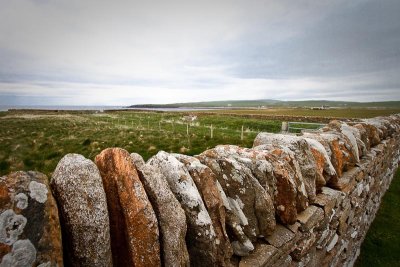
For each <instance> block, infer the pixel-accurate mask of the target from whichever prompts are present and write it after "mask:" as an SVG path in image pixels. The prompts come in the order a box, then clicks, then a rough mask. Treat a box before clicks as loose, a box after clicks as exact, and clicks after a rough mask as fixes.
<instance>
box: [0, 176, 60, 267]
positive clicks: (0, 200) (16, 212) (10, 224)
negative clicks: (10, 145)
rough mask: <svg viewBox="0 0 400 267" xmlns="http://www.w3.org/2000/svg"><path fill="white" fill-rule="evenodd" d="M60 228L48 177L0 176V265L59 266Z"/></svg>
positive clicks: (3, 266)
mask: <svg viewBox="0 0 400 267" xmlns="http://www.w3.org/2000/svg"><path fill="white" fill-rule="evenodd" d="M62 265H63V253H62V245H61V229H60V223H59V219H58V210H57V205H56V202H55V200H54V198H53V196H52V194H51V191H50V188H49V185H48V179H47V176H45V175H44V174H41V173H39V172H32V171H29V172H15V173H12V174H10V175H7V176H3V177H0V266H2V267H5V266H62Z"/></svg>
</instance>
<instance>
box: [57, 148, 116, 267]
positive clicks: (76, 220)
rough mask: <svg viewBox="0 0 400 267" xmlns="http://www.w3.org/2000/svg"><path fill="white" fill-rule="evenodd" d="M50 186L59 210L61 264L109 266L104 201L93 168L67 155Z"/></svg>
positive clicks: (75, 156) (93, 166)
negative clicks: (62, 255) (61, 239)
mask: <svg viewBox="0 0 400 267" xmlns="http://www.w3.org/2000/svg"><path fill="white" fill-rule="evenodd" d="M50 184H51V189H52V191H53V194H54V197H55V199H56V200H57V204H58V208H59V211H60V221H61V226H62V227H61V229H62V233H63V236H62V237H63V246H64V253H65V256H64V260H65V261H66V262H64V265H66V266H88V267H89V266H90V267H91V266H112V256H111V245H110V222H109V217H108V210H107V199H106V194H105V192H104V188H103V183H102V179H101V176H100V173H99V170H98V169H97V167H96V165H95V164H94V163H93V162H92V161H91V160H88V159H86V158H84V157H83V156H81V155H78V154H67V155H66V156H64V157H63V158H62V159H61V161H60V162H59V163H58V165H57V167H56V169H55V171H54V173H53V176H52V178H51V182H50Z"/></svg>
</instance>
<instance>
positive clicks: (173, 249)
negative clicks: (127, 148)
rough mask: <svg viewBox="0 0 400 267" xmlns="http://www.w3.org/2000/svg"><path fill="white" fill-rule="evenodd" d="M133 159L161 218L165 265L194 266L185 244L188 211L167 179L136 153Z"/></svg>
mask: <svg viewBox="0 0 400 267" xmlns="http://www.w3.org/2000/svg"><path fill="white" fill-rule="evenodd" d="M131 157H132V159H133V162H134V164H135V166H136V169H137V170H138V174H139V178H140V180H141V181H142V183H143V186H144V188H145V190H146V193H147V195H148V197H149V200H150V202H151V204H152V206H153V208H154V211H155V213H156V216H157V219H158V225H159V229H160V249H161V256H162V258H161V260H162V263H163V266H190V261H189V254H188V251H187V247H186V242H185V236H186V232H187V226H186V216H185V211H184V210H183V209H182V207H181V205H180V204H179V201H178V200H177V199H176V197H175V196H174V194H173V193H172V191H171V189H170V188H169V185H168V182H167V180H166V178H165V176H164V175H162V174H161V172H160V171H158V170H157V169H156V168H154V167H153V166H151V165H149V164H146V163H145V162H144V161H143V158H142V157H141V156H140V155H139V154H136V153H132V154H131Z"/></svg>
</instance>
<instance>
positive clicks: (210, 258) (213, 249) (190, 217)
mask: <svg viewBox="0 0 400 267" xmlns="http://www.w3.org/2000/svg"><path fill="white" fill-rule="evenodd" d="M148 164H149V165H151V166H153V167H154V168H156V169H157V170H158V171H159V172H161V173H162V174H163V175H164V176H165V178H166V180H167V182H168V184H169V187H170V188H171V191H172V192H173V193H174V194H175V196H176V198H177V199H178V200H179V202H180V203H181V206H182V208H183V210H184V211H185V214H186V220H187V223H188V231H187V235H186V241H187V243H186V244H187V246H188V251H189V256H190V265H191V266H207V265H211V266H214V265H216V264H217V241H216V239H215V237H216V234H215V230H214V227H213V224H212V221H211V218H210V215H209V214H208V211H207V209H206V207H205V205H204V202H203V200H202V198H201V196H200V193H199V191H198V190H197V187H196V185H195V183H194V182H193V179H192V178H191V176H190V174H189V172H188V171H187V169H186V168H185V166H184V165H183V164H182V163H181V162H179V161H178V160H177V159H176V158H175V157H174V156H172V155H170V154H168V153H166V152H164V151H161V152H159V153H158V154H157V155H155V156H154V157H152V158H151V159H150V160H149V162H148Z"/></svg>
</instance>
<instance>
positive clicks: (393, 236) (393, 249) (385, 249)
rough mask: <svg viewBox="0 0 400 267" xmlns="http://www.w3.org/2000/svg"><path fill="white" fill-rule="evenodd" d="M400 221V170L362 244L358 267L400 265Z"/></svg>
mask: <svg viewBox="0 0 400 267" xmlns="http://www.w3.org/2000/svg"><path fill="white" fill-rule="evenodd" d="M399 219H400V168H399V169H398V170H397V172H396V175H395V177H394V179H393V181H392V183H391V185H390V188H389V190H388V191H387V192H386V194H385V196H384V197H383V200H382V203H381V207H380V208H379V211H378V214H377V215H376V218H375V220H374V222H373V223H372V225H371V227H370V229H369V231H368V233H367V236H366V238H365V240H364V242H363V244H362V247H361V254H360V256H359V258H358V260H357V263H356V264H355V266H356V267H364V266H388V267H389V266H399V265H400V235H399V233H400V223H399Z"/></svg>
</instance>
